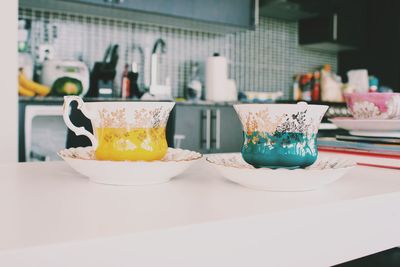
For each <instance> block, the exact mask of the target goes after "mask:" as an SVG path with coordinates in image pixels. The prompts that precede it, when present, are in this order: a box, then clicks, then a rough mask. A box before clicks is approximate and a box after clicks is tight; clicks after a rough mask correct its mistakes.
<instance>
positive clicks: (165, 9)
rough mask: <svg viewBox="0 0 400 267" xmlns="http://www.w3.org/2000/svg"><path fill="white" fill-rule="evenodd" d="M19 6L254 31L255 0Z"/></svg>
mask: <svg viewBox="0 0 400 267" xmlns="http://www.w3.org/2000/svg"><path fill="white" fill-rule="evenodd" d="M19 3H20V6H21V7H32V8H41V9H46V10H53V11H61V12H74V13H77V14H82V15H95V16H102V17H111V18H116V19H123V20H132V21H135V22H138V23H151V24H156V25H164V26H171V27H179V28H184V29H190V30H200V31H206V32H216V33H228V32H236V31H240V30H246V29H254V27H255V25H256V23H257V21H258V0H218V1H214V0H168V1H166V0H151V1H150V0H35V1H31V0H19Z"/></svg>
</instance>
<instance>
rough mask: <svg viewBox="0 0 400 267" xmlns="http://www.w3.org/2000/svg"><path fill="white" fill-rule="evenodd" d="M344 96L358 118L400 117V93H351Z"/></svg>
mask: <svg viewBox="0 0 400 267" xmlns="http://www.w3.org/2000/svg"><path fill="white" fill-rule="evenodd" d="M344 98H345V100H346V104H347V108H348V109H349V111H350V112H351V114H352V115H353V117H354V118H356V119H384V120H385V119H400V93H351V94H345V95H344Z"/></svg>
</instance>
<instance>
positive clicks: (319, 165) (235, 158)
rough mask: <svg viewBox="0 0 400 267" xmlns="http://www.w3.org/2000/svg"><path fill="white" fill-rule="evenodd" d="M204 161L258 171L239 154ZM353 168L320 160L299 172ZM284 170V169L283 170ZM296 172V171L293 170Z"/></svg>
mask: <svg viewBox="0 0 400 267" xmlns="http://www.w3.org/2000/svg"><path fill="white" fill-rule="evenodd" d="M206 160H207V161H208V162H210V163H214V164H217V165H221V166H224V167H233V168H238V169H253V170H259V169H258V168H255V167H253V166H252V165H250V164H248V163H247V162H245V161H244V160H243V158H242V156H241V155H240V154H236V153H233V154H220V155H214V156H210V157H207V158H206ZM352 166H355V163H354V162H352V161H349V160H344V159H340V158H320V159H318V160H317V161H316V162H315V163H314V164H312V165H311V166H308V167H306V168H304V169H301V170H326V169H339V168H348V167H352ZM262 169H265V170H271V171H272V170H280V169H269V168H262ZM282 169H284V168H282ZM284 170H286V169H284ZM294 170H296V169H294Z"/></svg>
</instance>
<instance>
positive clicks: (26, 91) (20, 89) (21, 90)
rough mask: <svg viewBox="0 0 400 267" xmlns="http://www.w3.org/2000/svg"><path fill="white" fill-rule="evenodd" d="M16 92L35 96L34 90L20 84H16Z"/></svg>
mask: <svg viewBox="0 0 400 267" xmlns="http://www.w3.org/2000/svg"><path fill="white" fill-rule="evenodd" d="M18 94H19V95H22V96H35V92H33V91H31V90H28V89H26V88H24V87H22V86H21V85H19V86H18Z"/></svg>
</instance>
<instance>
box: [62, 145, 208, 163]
mask: <svg viewBox="0 0 400 267" xmlns="http://www.w3.org/2000/svg"><path fill="white" fill-rule="evenodd" d="M58 155H59V156H60V157H62V158H72V159H83V160H96V157H95V150H94V149H93V147H91V146H88V147H76V148H68V149H63V150H61V151H59V152H58ZM201 157H202V155H201V154H200V153H198V152H195V151H190V150H184V149H177V148H168V151H167V154H166V155H165V156H164V158H162V159H161V160H160V161H163V162H172V161H176V162H178V161H190V160H196V159H199V158H201ZM135 162H137V161H135Z"/></svg>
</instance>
